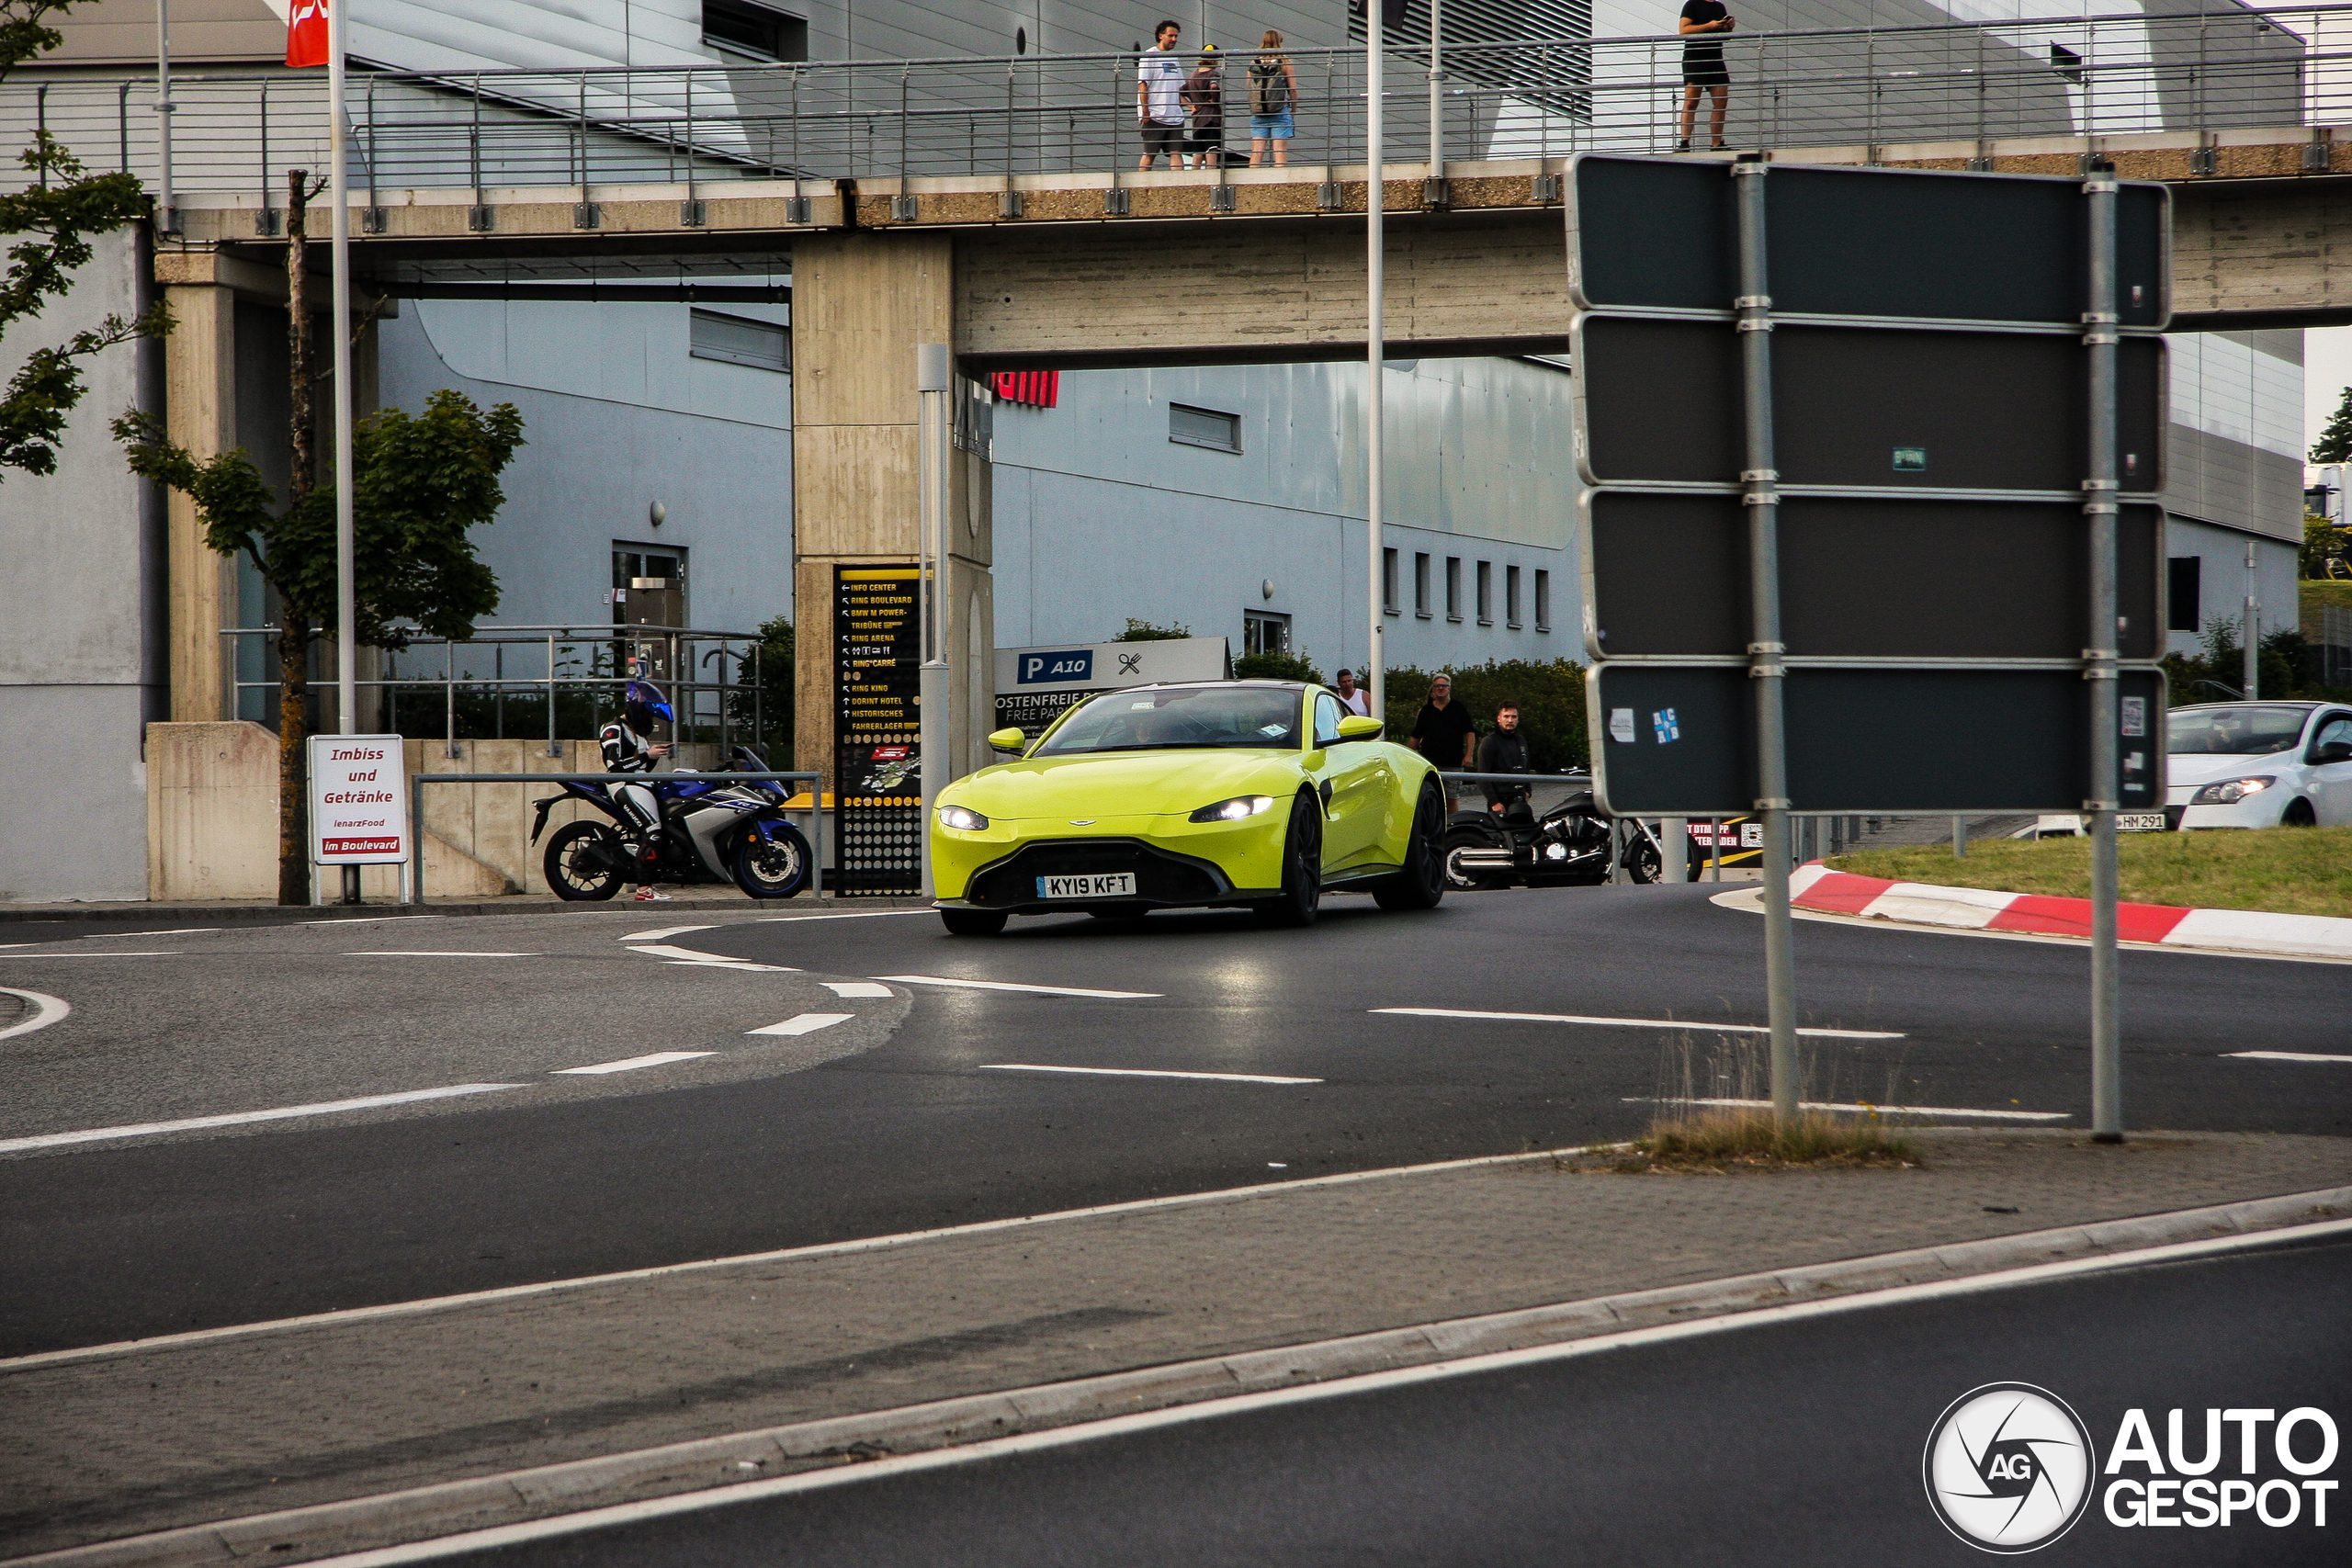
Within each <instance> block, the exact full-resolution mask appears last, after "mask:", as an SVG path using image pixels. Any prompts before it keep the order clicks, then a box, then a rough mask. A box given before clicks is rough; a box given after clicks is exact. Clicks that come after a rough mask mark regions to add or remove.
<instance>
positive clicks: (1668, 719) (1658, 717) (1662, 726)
mask: <svg viewBox="0 0 2352 1568" xmlns="http://www.w3.org/2000/svg"><path fill="white" fill-rule="evenodd" d="M1650 733H1651V734H1653V735H1655V736H1657V743H1658V744H1659V745H1661V746H1664V745H1667V744H1668V743H1669V742H1672V741H1676V740H1679V739H1682V726H1681V724H1680V723H1679V721H1677V720H1676V718H1675V716H1674V710H1673V709H1672V708H1660V709H1658V710H1657V712H1656V713H1654V714H1652V715H1650Z"/></svg>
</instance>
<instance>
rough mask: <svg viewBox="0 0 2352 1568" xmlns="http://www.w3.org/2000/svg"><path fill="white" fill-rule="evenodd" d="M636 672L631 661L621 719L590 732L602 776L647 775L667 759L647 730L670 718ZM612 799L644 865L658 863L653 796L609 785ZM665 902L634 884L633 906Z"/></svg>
mask: <svg viewBox="0 0 2352 1568" xmlns="http://www.w3.org/2000/svg"><path fill="white" fill-rule="evenodd" d="M640 668H641V667H640V666H639V664H638V662H637V661H636V660H629V674H630V677H631V679H630V681H629V683H628V690H627V691H626V692H625V693H624V694H623V696H622V699H621V716H620V717H618V718H616V719H615V720H613V722H612V723H610V724H608V725H606V726H605V728H602V729H600V730H598V731H597V732H596V744H597V747H598V749H599V750H602V751H603V752H604V754H605V772H606V773H651V772H653V770H654V768H655V766H656V765H657V764H659V763H660V761H662V758H664V757H666V756H668V755H669V754H670V747H669V745H668V743H667V742H666V741H665V742H662V743H660V744H656V743H655V741H654V739H653V732H654V730H653V727H654V725H655V723H656V722H657V721H660V722H664V723H674V722H676V716H675V714H673V712H672V711H671V707H670V705H669V704H668V703H666V702H664V701H662V694H661V692H660V691H658V690H657V689H655V688H654V687H652V686H650V685H648V684H647V683H646V682H643V681H639V680H637V679H636V678H635V677H636V676H637V675H638V673H639V670H640ZM613 798H614V799H615V800H616V801H617V802H618V803H619V804H620V807H621V809H622V810H623V811H625V812H627V813H628V815H629V817H630V818H631V819H633V820H634V821H635V822H636V823H637V826H638V829H639V832H640V833H642V834H643V835H644V850H643V854H644V858H645V860H646V861H647V862H648V863H658V862H659V861H660V860H661V858H662V840H663V839H664V838H665V837H666V834H665V832H664V829H662V808H661V806H660V804H659V803H658V802H656V801H655V800H654V798H653V792H652V791H651V790H650V789H649V788H647V787H646V786H645V785H643V784H615V785H614V786H613ZM639 874H640V876H642V875H644V873H642V872H640V873H639ZM668 897H670V896H669V895H668V894H667V893H664V892H662V890H661V889H659V888H657V887H655V886H653V885H652V883H650V882H647V881H639V883H638V886H637V898H638V902H639V903H653V902H656V901H659V900H663V899H667V898H668Z"/></svg>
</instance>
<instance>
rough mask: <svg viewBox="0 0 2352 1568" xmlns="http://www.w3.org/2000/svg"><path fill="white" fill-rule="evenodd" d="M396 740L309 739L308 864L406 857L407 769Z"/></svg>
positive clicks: (367, 862)
mask: <svg viewBox="0 0 2352 1568" xmlns="http://www.w3.org/2000/svg"><path fill="white" fill-rule="evenodd" d="M405 764H406V759H405V758H404V756H403V754H402V752H401V738H400V737H399V736H397V735H313V736H311V863H312V864H313V865H386V864H391V863H398V862H402V861H405V860H407V859H408V858H409V821H408V770H407V767H406V765H405Z"/></svg>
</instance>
